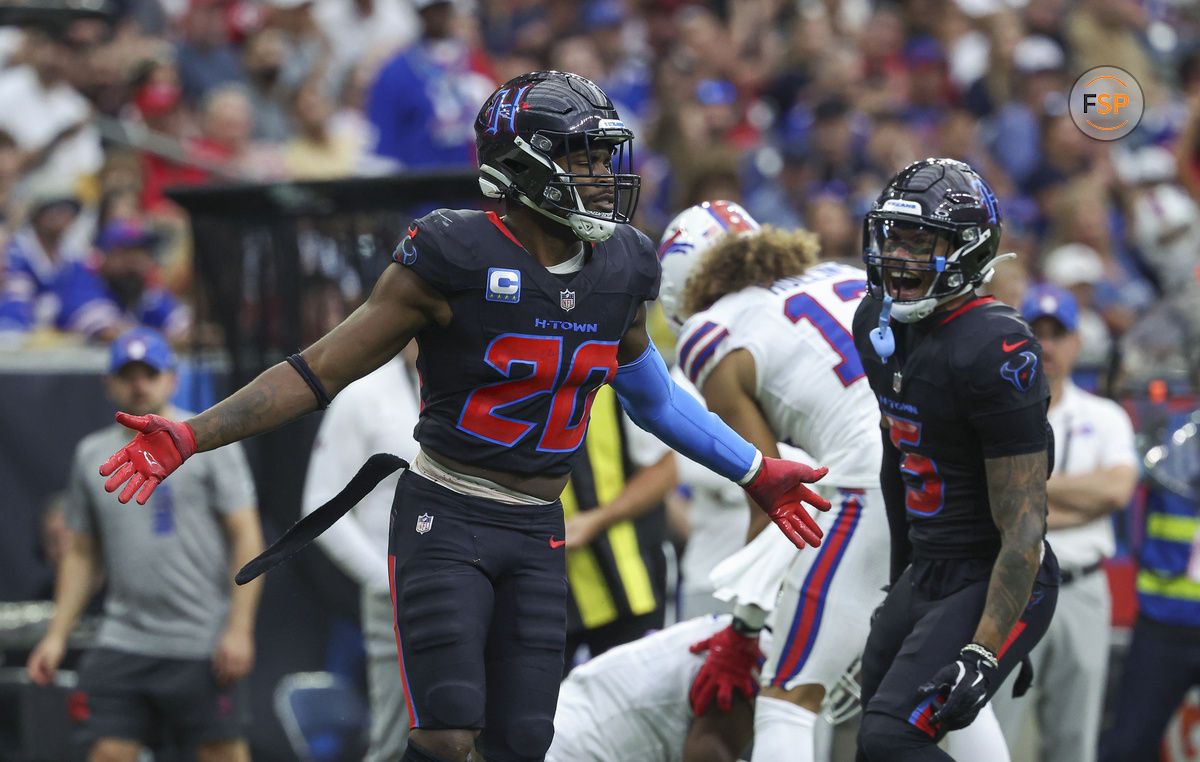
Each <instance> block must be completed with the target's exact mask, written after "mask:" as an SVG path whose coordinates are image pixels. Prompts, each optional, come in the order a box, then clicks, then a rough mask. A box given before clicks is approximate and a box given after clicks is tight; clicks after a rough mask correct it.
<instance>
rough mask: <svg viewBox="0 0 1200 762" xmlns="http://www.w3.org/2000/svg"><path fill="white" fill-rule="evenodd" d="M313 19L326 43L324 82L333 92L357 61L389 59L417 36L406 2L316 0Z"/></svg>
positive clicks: (409, 5)
mask: <svg viewBox="0 0 1200 762" xmlns="http://www.w3.org/2000/svg"><path fill="white" fill-rule="evenodd" d="M313 19H314V20H315V21H316V24H317V26H318V27H319V28H320V30H321V32H322V33H323V34H324V35H325V39H326V40H328V41H329V70H328V72H327V74H326V78H327V81H328V84H329V86H330V87H332V88H334V92H341V91H342V88H343V87H345V85H346V81H347V80H348V79H349V78H350V76H351V73H352V72H353V70H354V68H355V67H356V66H358V64H359V62H360V61H362V60H364V59H371V60H377V59H381V58H391V56H392V55H393V54H394V53H395V52H396V51H397V50H400V49H401V48H405V47H407V46H408V45H409V44H410V43H411V42H412V41H413V39H414V38H415V37H416V36H417V25H418V20H417V14H416V12H415V11H414V10H413V8H412V5H411V3H410V2H408V1H407V0H317V4H316V7H315V8H313Z"/></svg>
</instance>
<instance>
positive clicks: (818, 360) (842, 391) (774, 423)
mask: <svg viewBox="0 0 1200 762" xmlns="http://www.w3.org/2000/svg"><path fill="white" fill-rule="evenodd" d="M865 291H866V273H865V272H863V271H862V270H860V269H858V268H856V267H850V266H848V265H843V264H839V263H836V262H826V263H822V264H819V265H816V266H814V267H811V268H809V270H808V271H807V272H806V273H805V274H804V275H802V276H800V277H796V278H785V279H783V280H780V281H778V282H776V283H775V284H774V285H772V286H771V287H770V288H761V287H758V286H751V287H748V288H745V289H742V290H741V291H739V292H737V293H733V294H727V295H725V296H723V297H722V298H721V299H719V300H718V301H717V303H716V304H714V305H713V306H712V307H710V308H708V309H707V310H704V311H703V312H699V313H696V314H695V315H692V316H691V317H690V318H688V320H687V322H686V323H684V326H683V330H682V331H681V332H680V334H679V342H678V344H677V345H676V346H677V355H678V357H679V366H680V368H682V370H683V372H684V373H685V374H686V375H687V377H688V379H690V380H691V381H692V383H694V384H695V385H696V387H697V388H700V389H702V388H704V382H705V380H706V379H707V377H708V374H709V373H710V372H711V371H712V369H713V368H715V367H716V366H717V364H718V363H719V362H720V361H721V359H722V358H723V357H725V355H727V354H729V353H730V352H732V351H734V350H736V349H745V350H747V351H749V352H750V354H751V355H752V356H753V357H754V364H755V368H756V373H755V375H756V378H757V384H758V389H757V390H756V395H755V396H756V397H757V399H758V402H759V405H760V406H761V408H762V410H763V413H764V415H765V417H766V419H767V423H768V424H770V426H771V429H772V430H773V431H774V432H775V435H776V437H777V438H778V439H779V441H781V442H784V443H786V444H790V445H794V446H796V447H799V448H801V449H803V450H805V451H806V452H807V453H808V454H810V455H811V456H812V457H813V459H815V460H816V462H818V463H820V464H821V465H823V466H828V467H829V475H828V476H827V477H825V479H823V480H822V484H823V485H825V486H838V487H852V488H860V487H861V488H867V487H877V486H878V484H879V463H880V458H881V457H882V453H881V450H880V448H881V440H880V435H879V408H878V406H877V404H876V402H875V398H874V395H872V394H871V389H870V387H869V386H868V384H867V379H866V375H865V374H864V373H863V369H862V363H861V362H860V361H859V358H858V351H857V350H856V349H855V347H854V338H853V336H852V335H851V332H850V331H851V326H852V324H853V319H854V311H855V309H856V308H857V307H858V303H859V301H860V300H861V299H862V296H863V294H864V293H865Z"/></svg>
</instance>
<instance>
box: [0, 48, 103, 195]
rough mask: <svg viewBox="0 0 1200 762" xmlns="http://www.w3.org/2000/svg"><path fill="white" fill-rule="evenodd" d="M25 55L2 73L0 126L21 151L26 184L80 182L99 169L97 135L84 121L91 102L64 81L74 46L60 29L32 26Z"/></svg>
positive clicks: (100, 158)
mask: <svg viewBox="0 0 1200 762" xmlns="http://www.w3.org/2000/svg"><path fill="white" fill-rule="evenodd" d="M27 60H28V63H27V64H25V65H22V66H17V67H13V68H10V69H6V70H4V71H3V72H0V129H3V130H5V131H6V132H8V133H9V134H10V135H12V136H13V138H15V139H16V141H17V145H18V146H20V148H21V151H22V153H23V157H22V165H21V170H22V173H23V175H24V181H25V183H26V184H27V185H36V184H38V183H41V182H57V181H61V182H66V183H72V184H76V186H77V187H79V186H80V184H81V183H82V181H83V180H84V179H86V177H87V176H89V175H91V174H92V173H94V172H96V171H97V170H98V169H100V165H101V163H103V160H104V154H103V152H102V151H101V148H100V137H99V134H98V133H97V132H96V130H95V128H94V127H91V126H89V125H88V120H89V119H90V118H91V111H92V107H91V105H90V104H89V103H88V102H87V100H86V99H85V98H84V97H83V96H82V95H80V94H79V93H78V92H77V91H76V90H75V89H74V88H72V87H71V85H70V84H69V83H68V82H67V80H66V74H67V71H68V70H69V69H70V68H71V67H72V66H75V65H77V63H78V59H77V56H76V54H75V51H74V50H73V49H72V48H71V47H70V46H69V45H68V44H67V43H66V41H65V40H64V39H63V38H62V37H61V36H60V35H58V34H51V33H49V32H46V31H43V30H38V29H31V30H30V31H29V33H28V37H27Z"/></svg>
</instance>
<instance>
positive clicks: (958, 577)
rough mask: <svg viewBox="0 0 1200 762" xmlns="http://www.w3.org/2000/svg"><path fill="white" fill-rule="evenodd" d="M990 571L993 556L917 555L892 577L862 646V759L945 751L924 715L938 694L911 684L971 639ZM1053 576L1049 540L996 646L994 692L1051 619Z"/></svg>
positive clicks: (938, 755) (930, 756)
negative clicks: (1027, 593)
mask: <svg viewBox="0 0 1200 762" xmlns="http://www.w3.org/2000/svg"><path fill="white" fill-rule="evenodd" d="M990 571H991V563H990V562H985V561H983V560H982V559H978V560H963V561H947V560H942V561H932V562H921V561H918V562H915V563H914V564H913V565H912V566H910V567H909V568H908V569H907V570H906V571H905V572H904V574H902V575H901V576H900V579H898V580H897V581H896V583H895V584H894V585H892V588H891V590H890V591H889V592H888V596H887V598H885V599H884V602H883V603H882V604H881V605H880V608H879V611H878V613H877V615H876V617H875V618H874V621H873V622H872V624H871V634H870V635H869V636H868V637H867V645H866V648H865V650H864V652H863V662H862V705H863V719H862V725H861V726H860V728H859V734H858V759H859V760H860V761H861V760H870V761H871V762H898V761H899V760H948V759H950V757H949V756H948V755H947V754H946V753H945V752H943V751H941V750H940V749H938V748H937V746H936V743H937V741H939V740H941V738H942V737H943V736H944V735H945V732H944V731H943V730H942V729H941V728H939V727H937V726H935V725H933V724H931V723H930V721H929V717H930V715H931V714H932V713H933V711H934V709H935V708H936V707H935V706H934V701H935V700H936V699H935V697H932V696H930V697H924V696H921V695H920V693H919V692H918V691H917V688H918V687H919V686H920V685H922V684H923V683H925V682H927V681H928V680H929V679H930V678H932V677H933V676H934V674H935V673H936V672H937V671H938V670H939V669H941V668H942V667H944V666H945V665H947V664H950V663H951V662H953V661H954V660H955V659H957V658H958V652H959V650H960V649H961V648H962V647H963V646H965V645H966V644H967V643H969V642H971V638H972V637H973V636H974V634H975V628H976V627H977V626H978V625H979V618H980V617H981V616H982V615H983V606H984V602H985V599H986V597H987V588H988V577H989V576H990ZM1057 578H1058V570H1057V562H1056V560H1055V558H1054V554H1053V553H1052V552H1051V551H1050V550H1049V548H1047V550H1046V557H1045V559H1044V560H1043V563H1042V571H1041V573H1040V574H1039V581H1036V582H1034V585H1033V593H1032V596H1031V597H1030V600H1029V603H1028V605H1027V606H1026V608H1025V611H1024V612H1023V613H1022V614H1021V618H1020V619H1019V620H1018V621H1017V624H1016V626H1015V627H1014V628H1013V631H1012V634H1011V635H1010V636H1009V640H1008V642H1007V643H1005V645H1004V648H1002V649H1001V650H1000V653H999V654H997V655H998V656H999V658H1000V670H999V674H998V675H997V677H996V680H995V682H994V684H993V685H992V686H991V690H992V691H993V692H994V691H996V690H997V689H998V688H999V687H1000V685H1001V683H1003V682H1004V678H1005V677H1006V676H1007V675H1008V674H1009V673H1010V672H1011V671H1012V670H1013V669H1014V668H1015V667H1016V666H1017V665H1019V664H1020V662H1021V659H1023V658H1024V657H1025V656H1026V655H1027V654H1028V653H1029V651H1030V650H1031V649H1032V648H1033V646H1034V645H1035V644H1036V643H1037V642H1038V641H1039V640H1040V639H1041V637H1042V635H1044V634H1045V633H1046V629H1047V628H1048V627H1049V626H1050V618H1051V617H1052V616H1053V614H1054V605H1055V602H1056V601H1057V600H1058V586H1057V585H1056V584H1045V583H1044V582H1043V581H1041V580H1046V579H1053V580H1057ZM988 698H991V696H990V695H989V696H988Z"/></svg>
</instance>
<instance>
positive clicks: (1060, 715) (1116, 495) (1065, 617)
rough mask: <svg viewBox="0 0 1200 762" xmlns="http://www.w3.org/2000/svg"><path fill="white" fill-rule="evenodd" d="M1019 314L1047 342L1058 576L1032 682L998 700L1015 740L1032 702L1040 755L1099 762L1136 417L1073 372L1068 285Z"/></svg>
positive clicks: (1134, 471)
mask: <svg viewBox="0 0 1200 762" xmlns="http://www.w3.org/2000/svg"><path fill="white" fill-rule="evenodd" d="M1021 317H1023V318H1024V319H1025V320H1026V322H1028V323H1029V325H1030V327H1031V328H1032V329H1033V333H1034V336H1036V337H1037V339H1038V341H1039V342H1041V345H1042V364H1043V367H1044V368H1045V373H1046V378H1047V380H1049V382H1050V409H1049V412H1048V413H1047V418H1048V419H1049V421H1050V426H1051V427H1052V428H1053V430H1054V443H1055V446H1054V453H1055V460H1056V462H1055V464H1054V469H1053V473H1052V474H1051V476H1050V478H1049V480H1048V481H1047V482H1046V503H1047V517H1046V526H1047V529H1048V530H1049V531H1047V533H1046V540H1047V542H1049V544H1050V546H1051V547H1052V548H1053V549H1054V553H1055V555H1057V556H1058V559H1059V566H1060V568H1061V570H1062V585H1061V586H1060V588H1059V594H1058V605H1057V607H1056V608H1055V610H1054V619H1053V620H1052V621H1051V622H1050V629H1049V630H1048V631H1047V633H1046V635H1045V637H1044V638H1042V640H1041V642H1040V643H1038V644H1037V646H1035V647H1034V649H1033V651H1032V653H1030V658H1031V659H1032V661H1033V668H1034V674H1035V675H1036V676H1037V680H1036V686H1035V688H1034V689H1033V690H1032V691H1031V692H1030V695H1029V697H1028V698H1026V699H1024V700H1020V701H1019V700H1016V699H1013V698H1012V693H1011V692H1010V691H1009V690H1007V688H1001V689H1000V690H999V691H997V692H996V695H995V697H993V699H992V705H993V706H994V707H995V710H996V716H997V718H998V719H999V720H1000V726H1001V728H1003V730H1004V735H1005V737H1006V738H1007V739H1008V741H1009V746H1010V747H1011V746H1014V745H1015V744H1016V742H1017V739H1018V737H1019V735H1020V732H1021V729H1022V728H1023V727H1027V724H1026V720H1027V716H1026V712H1027V711H1032V712H1033V716H1034V717H1035V718H1036V720H1037V727H1038V728H1039V729H1040V733H1039V743H1038V749H1037V754H1036V756H1035V757H1034V760H1036V761H1040V762H1095V759H1096V751H1097V748H1096V745H1097V743H1098V742H1099V736H1100V718H1101V713H1102V710H1103V708H1104V695H1105V686H1106V684H1107V682H1106V678H1107V674H1108V660H1109V634H1110V631H1111V618H1112V600H1111V598H1110V595H1109V591H1108V580H1107V579H1106V578H1105V575H1104V574H1103V573H1102V572H1103V568H1102V567H1103V562H1104V560H1105V559H1107V558H1109V557H1111V556H1113V555H1114V554H1115V553H1116V540H1115V538H1114V535H1113V522H1112V519H1113V514H1114V513H1115V512H1116V511H1121V510H1124V509H1125V507H1126V506H1127V505H1128V504H1129V500H1130V498H1132V497H1133V490H1134V488H1135V487H1136V486H1137V476H1138V462H1137V460H1138V457H1137V453H1136V452H1135V450H1134V440H1133V424H1132V423H1131V422H1130V420H1129V415H1128V414H1127V413H1126V412H1125V411H1124V410H1123V409H1122V408H1121V406H1120V405H1118V404H1117V403H1115V402H1113V401H1112V400H1108V399H1104V398H1102V397H1097V396H1095V395H1092V394H1089V393H1088V392H1085V391H1083V390H1082V389H1080V388H1079V387H1077V386H1075V384H1074V383H1073V382H1072V381H1071V372H1072V370H1073V369H1074V366H1075V359H1076V358H1077V357H1078V356H1079V349H1080V343H1079V335H1078V333H1077V332H1076V328H1077V325H1078V323H1077V318H1078V305H1077V304H1076V303H1075V299H1074V297H1072V296H1071V294H1070V292H1068V291H1066V290H1065V289H1062V288H1059V287H1057V286H1049V285H1046V286H1038V287H1036V288H1034V289H1032V290H1031V291H1030V292H1029V294H1028V295H1027V296H1026V298H1025V301H1024V303H1023V304H1022V305H1021Z"/></svg>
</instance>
